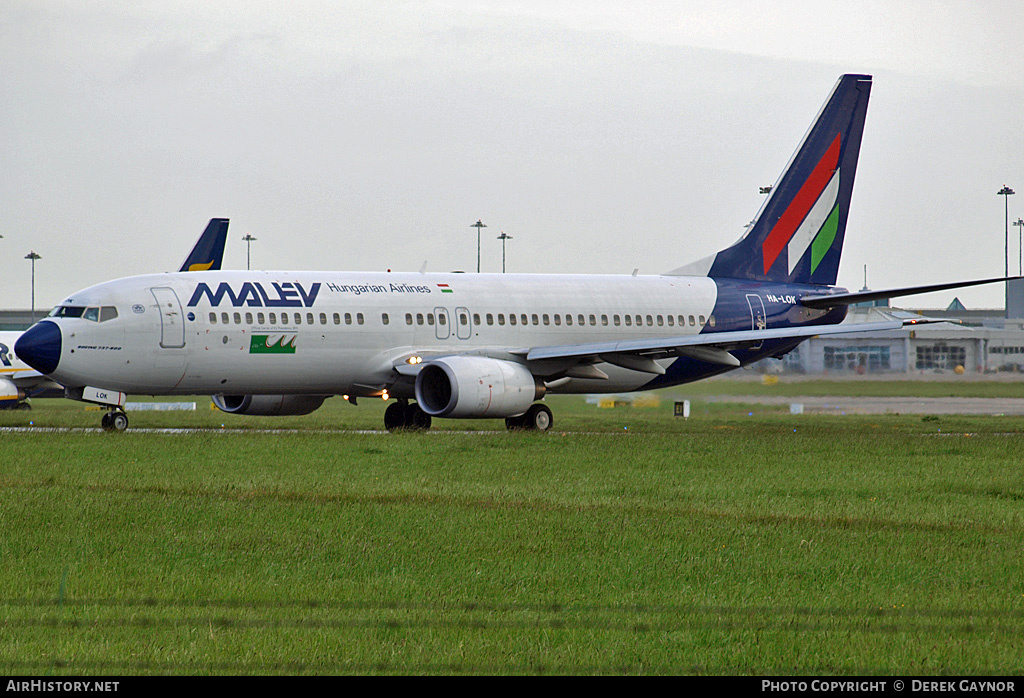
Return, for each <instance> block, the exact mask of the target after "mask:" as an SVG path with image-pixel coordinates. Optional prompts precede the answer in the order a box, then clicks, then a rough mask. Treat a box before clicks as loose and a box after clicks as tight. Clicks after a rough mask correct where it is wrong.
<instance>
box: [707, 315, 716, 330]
mask: <svg viewBox="0 0 1024 698" xmlns="http://www.w3.org/2000/svg"><path fill="white" fill-rule="evenodd" d="M708 324H709V325H711V326H712V327H714V326H715V316H714V315H712V316H710V317H709V318H708Z"/></svg>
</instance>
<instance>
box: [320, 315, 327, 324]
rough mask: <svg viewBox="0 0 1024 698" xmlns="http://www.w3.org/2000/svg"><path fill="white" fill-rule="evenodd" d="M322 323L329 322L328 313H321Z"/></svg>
mask: <svg viewBox="0 0 1024 698" xmlns="http://www.w3.org/2000/svg"><path fill="white" fill-rule="evenodd" d="M320 324H321V325H326V324H327V313H320Z"/></svg>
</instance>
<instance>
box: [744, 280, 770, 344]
mask: <svg viewBox="0 0 1024 698" xmlns="http://www.w3.org/2000/svg"><path fill="white" fill-rule="evenodd" d="M747 305H749V306H750V329H752V330H763V329H765V328H766V327H768V320H767V315H766V314H765V312H764V301H763V300H761V296H759V295H757V294H756V293H748V294H747ZM750 348H751V349H760V348H761V343H758V344H757V346H753V347H750Z"/></svg>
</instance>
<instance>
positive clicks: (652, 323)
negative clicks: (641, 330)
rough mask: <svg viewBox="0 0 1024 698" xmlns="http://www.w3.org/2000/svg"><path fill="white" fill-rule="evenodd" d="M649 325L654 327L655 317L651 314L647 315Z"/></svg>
mask: <svg viewBox="0 0 1024 698" xmlns="http://www.w3.org/2000/svg"><path fill="white" fill-rule="evenodd" d="M647 326H648V327H654V318H653V317H651V316H650V315H648V316H647Z"/></svg>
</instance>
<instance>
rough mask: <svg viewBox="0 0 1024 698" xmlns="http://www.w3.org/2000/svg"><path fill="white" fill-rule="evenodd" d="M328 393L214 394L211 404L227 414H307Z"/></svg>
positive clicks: (274, 415) (319, 403)
mask: <svg viewBox="0 0 1024 698" xmlns="http://www.w3.org/2000/svg"><path fill="white" fill-rule="evenodd" d="M328 397H330V396H329V395H214V396H213V404H215V405H216V406H217V408H218V409H219V410H221V411H222V412H227V413H229V414H253V415H258V416H264V417H278V416H285V415H299V414H309V413H310V412H313V411H315V410H317V409H319V407H320V405H322V404H324V400H326V399H327V398H328Z"/></svg>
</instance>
